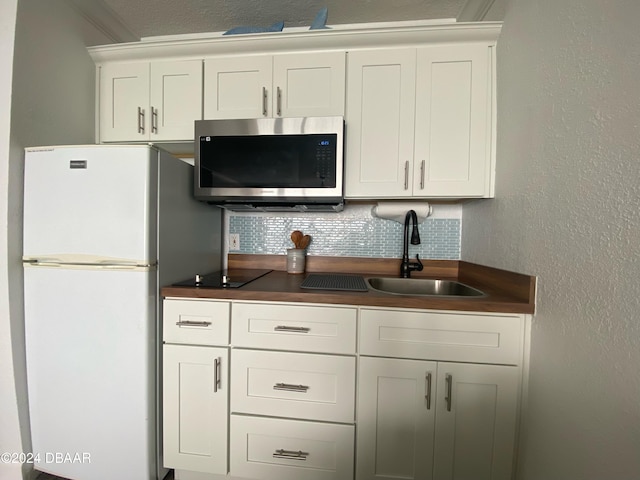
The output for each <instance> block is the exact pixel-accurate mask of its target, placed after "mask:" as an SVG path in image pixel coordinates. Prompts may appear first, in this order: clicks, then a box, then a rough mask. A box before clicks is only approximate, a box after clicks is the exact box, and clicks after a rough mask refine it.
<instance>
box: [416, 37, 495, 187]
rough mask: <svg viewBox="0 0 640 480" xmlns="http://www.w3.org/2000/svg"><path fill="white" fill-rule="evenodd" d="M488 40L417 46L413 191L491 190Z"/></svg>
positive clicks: (490, 53) (490, 97) (489, 57)
mask: <svg viewBox="0 0 640 480" xmlns="http://www.w3.org/2000/svg"><path fill="white" fill-rule="evenodd" d="M492 52H493V49H492V48H491V47H489V46H487V45H486V44H466V45H444V46H430V47H423V48H418V50H417V88H416V129H415V157H414V171H415V176H414V185H413V189H414V195H415V196H430V197H486V196H490V195H492V192H491V175H492V164H493V162H492V155H493V152H492V110H493V109H492V99H493V98H492V97H493V96H492V84H493V82H492V77H491V75H492V68H491V65H492V61H491V56H492Z"/></svg>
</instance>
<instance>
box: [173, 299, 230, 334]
mask: <svg viewBox="0 0 640 480" xmlns="http://www.w3.org/2000/svg"><path fill="white" fill-rule="evenodd" d="M230 310H231V309H230V302H218V301H212V300H174V299H166V300H165V301H164V302H163V313H162V319H163V322H162V324H163V327H162V328H163V340H164V341H165V343H186V344H195V345H228V344H229V312H230Z"/></svg>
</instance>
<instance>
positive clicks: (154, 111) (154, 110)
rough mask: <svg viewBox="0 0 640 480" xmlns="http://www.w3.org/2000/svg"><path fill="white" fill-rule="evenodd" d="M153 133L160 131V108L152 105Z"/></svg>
mask: <svg viewBox="0 0 640 480" xmlns="http://www.w3.org/2000/svg"><path fill="white" fill-rule="evenodd" d="M151 133H158V109H157V108H153V107H151Z"/></svg>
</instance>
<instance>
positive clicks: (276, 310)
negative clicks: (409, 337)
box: [231, 302, 357, 354]
mask: <svg viewBox="0 0 640 480" xmlns="http://www.w3.org/2000/svg"><path fill="white" fill-rule="evenodd" d="M231 316H232V325H233V328H232V332H231V343H232V344H233V345H234V346H240V347H249V348H268V349H273V350H294V351H304V352H324V353H345V354H349V353H355V351H356V319H357V309H356V308H354V307H323V306H301V305H281V304H257V303H241V302H238V303H236V302H234V304H233V309H232V314H231Z"/></svg>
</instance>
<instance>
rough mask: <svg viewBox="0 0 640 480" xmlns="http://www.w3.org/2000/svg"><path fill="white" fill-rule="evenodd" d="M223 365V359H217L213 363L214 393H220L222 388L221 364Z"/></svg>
mask: <svg viewBox="0 0 640 480" xmlns="http://www.w3.org/2000/svg"><path fill="white" fill-rule="evenodd" d="M221 363H222V359H221V358H219V357H218V358H216V359H215V360H214V361H213V393H218V389H219V388H220V364H221Z"/></svg>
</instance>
